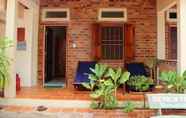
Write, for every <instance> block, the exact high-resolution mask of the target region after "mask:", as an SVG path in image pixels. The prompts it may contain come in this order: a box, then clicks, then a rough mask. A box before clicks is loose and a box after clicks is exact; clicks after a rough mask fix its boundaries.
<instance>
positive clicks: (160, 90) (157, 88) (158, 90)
mask: <svg viewBox="0 0 186 118" xmlns="http://www.w3.org/2000/svg"><path fill="white" fill-rule="evenodd" d="M153 92H155V93H163V92H164V87H163V86H162V85H156V86H155V87H154V89H153Z"/></svg>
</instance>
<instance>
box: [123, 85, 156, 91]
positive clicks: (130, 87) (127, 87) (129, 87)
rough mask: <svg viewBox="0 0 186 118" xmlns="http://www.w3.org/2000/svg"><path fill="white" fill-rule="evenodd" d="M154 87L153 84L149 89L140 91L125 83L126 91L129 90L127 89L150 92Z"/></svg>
mask: <svg viewBox="0 0 186 118" xmlns="http://www.w3.org/2000/svg"><path fill="white" fill-rule="evenodd" d="M153 88H154V85H150V87H149V89H148V90H146V91H140V90H136V88H135V86H129V85H126V91H127V92H129V91H132V92H151V91H152V90H153Z"/></svg>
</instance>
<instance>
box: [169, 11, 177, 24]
mask: <svg viewBox="0 0 186 118" xmlns="http://www.w3.org/2000/svg"><path fill="white" fill-rule="evenodd" d="M167 21H168V22H177V10H176V9H169V10H168V11H167Z"/></svg>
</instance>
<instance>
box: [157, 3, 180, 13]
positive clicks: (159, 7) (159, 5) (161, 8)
mask: <svg viewBox="0 0 186 118" xmlns="http://www.w3.org/2000/svg"><path fill="white" fill-rule="evenodd" d="M176 3H177V0H157V11H158V12H162V11H165V10H167V9H169V8H170V7H172V6H173V5H175V4H176Z"/></svg>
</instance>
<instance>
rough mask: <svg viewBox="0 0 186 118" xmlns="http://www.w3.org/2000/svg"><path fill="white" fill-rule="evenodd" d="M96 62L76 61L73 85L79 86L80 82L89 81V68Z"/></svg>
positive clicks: (93, 66)
mask: <svg viewBox="0 0 186 118" xmlns="http://www.w3.org/2000/svg"><path fill="white" fill-rule="evenodd" d="M95 65H96V62H95V61H80V62H79V63H78V67H77V71H76V76H75V80H74V83H73V85H74V87H75V88H81V87H82V85H81V84H82V83H84V82H89V79H88V74H91V73H92V72H91V71H90V68H95Z"/></svg>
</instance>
